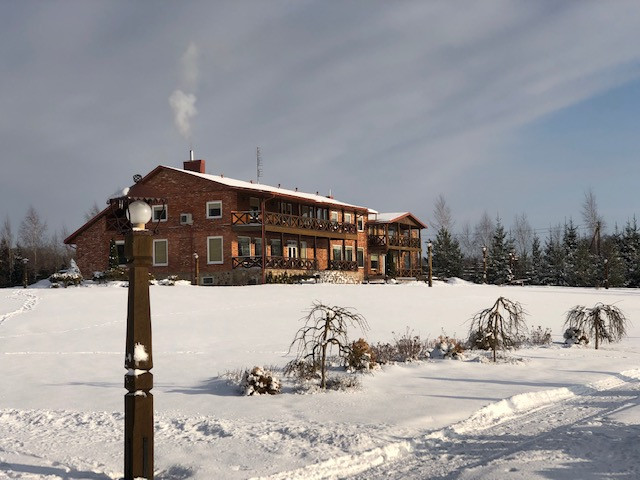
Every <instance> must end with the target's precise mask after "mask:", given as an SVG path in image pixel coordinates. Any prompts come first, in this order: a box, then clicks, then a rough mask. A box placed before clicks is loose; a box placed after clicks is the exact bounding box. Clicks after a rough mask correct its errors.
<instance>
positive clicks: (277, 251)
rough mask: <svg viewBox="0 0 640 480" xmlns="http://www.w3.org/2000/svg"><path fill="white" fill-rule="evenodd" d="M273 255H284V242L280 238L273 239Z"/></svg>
mask: <svg viewBox="0 0 640 480" xmlns="http://www.w3.org/2000/svg"><path fill="white" fill-rule="evenodd" d="M271 256H272V257H281V256H282V243H281V242H280V240H279V239H277V240H276V239H274V240H271Z"/></svg>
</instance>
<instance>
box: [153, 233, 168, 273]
mask: <svg viewBox="0 0 640 480" xmlns="http://www.w3.org/2000/svg"><path fill="white" fill-rule="evenodd" d="M159 243H164V244H165V251H166V253H165V254H166V256H167V261H166V262H164V263H160V262H157V261H156V245H158V244H159ZM168 265H169V240H167V239H166V238H160V239H157V240H154V241H153V266H154V267H166V266H168Z"/></svg>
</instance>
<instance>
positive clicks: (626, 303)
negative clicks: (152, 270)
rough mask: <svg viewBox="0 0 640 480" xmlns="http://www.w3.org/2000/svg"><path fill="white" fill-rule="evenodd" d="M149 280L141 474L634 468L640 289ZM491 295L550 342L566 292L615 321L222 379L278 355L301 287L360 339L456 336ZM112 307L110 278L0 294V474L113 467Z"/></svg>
mask: <svg viewBox="0 0 640 480" xmlns="http://www.w3.org/2000/svg"><path fill="white" fill-rule="evenodd" d="M150 288H151V309H152V324H153V338H154V344H153V350H154V364H155V366H154V369H153V373H154V380H155V387H154V388H153V390H152V393H153V396H154V408H155V431H156V440H155V451H156V455H155V468H156V478H158V479H183V478H184V479H186V478H194V479H210V478H224V479H246V478H282V479H284V478H305V479H320V478H347V477H352V478H367V479H388V478H443V477H446V476H447V475H450V477H449V478H464V479H472V478H473V479H476V478H477V479H479V478H510V479H525V478H526V479H532V478H533V479H536V478H564V479H582V478H595V477H598V478H600V477H607V478H638V475H640V464H639V463H638V461H637V458H638V455H639V454H640V452H639V448H640V447H639V446H638V442H637V438H638V436H639V435H640V402H639V401H638V398H640V397H639V395H640V322H638V318H640V290H626V289H611V290H595V289H577V288H553V287H494V286H483V285H472V284H467V283H464V282H453V283H450V284H445V283H440V282H436V283H435V284H434V288H428V287H427V286H426V285H425V284H423V283H409V284H396V285H384V284H381V285H327V284H317V285H315V284H314V285H264V286H252V287H224V288H223V287H210V288H207V287H193V286H190V285H184V284H181V285H176V286H173V287H167V286H159V285H153V286H151V287H150ZM500 295H504V296H507V297H509V298H511V299H513V300H517V301H519V302H521V303H522V304H523V306H524V307H525V309H526V310H527V311H528V312H529V313H530V316H529V317H528V321H527V323H528V324H529V325H532V326H535V327H537V326H538V325H540V326H542V327H543V328H547V327H549V328H551V329H552V331H553V334H554V340H555V341H556V342H560V341H561V339H562V333H563V328H562V323H563V320H564V315H565V313H566V312H567V311H568V310H569V309H570V308H571V307H573V306H575V305H586V306H587V307H589V306H591V305H594V304H595V303H597V302H603V303H609V304H612V303H616V305H617V306H618V307H619V308H621V309H622V310H623V311H624V312H625V313H626V314H627V315H628V317H629V318H630V319H631V321H632V325H631V328H630V332H629V336H628V337H626V338H625V339H623V340H622V342H620V343H619V344H604V345H603V346H602V347H601V349H600V350H598V351H596V350H594V349H593V347H592V346H587V347H582V346H574V347H572V348H565V347H563V346H561V345H560V344H559V343H557V344H554V345H552V346H549V347H546V348H541V347H538V348H526V349H521V350H518V351H515V352H513V353H511V354H510V355H511V357H513V358H517V360H514V361H511V362H502V363H498V364H493V363H485V362H477V361H453V360H433V361H424V362H416V363H411V364H407V365H399V364H397V365H393V366H385V367H384V368H382V369H381V370H376V371H375V372H374V373H373V374H365V375H363V376H362V377H361V383H362V387H361V388H360V389H358V390H354V391H348V392H329V393H319V394H313V395H298V394H294V393H292V392H291V390H290V389H289V390H286V389H284V388H283V393H282V394H280V395H275V396H271V395H263V396H252V397H244V396H239V395H237V392H236V390H234V388H233V387H231V386H229V385H228V384H227V383H226V382H225V380H224V379H223V378H222V374H224V373H225V372H227V371H238V370H244V369H251V368H253V367H254V366H263V367H265V368H271V366H283V365H284V364H285V363H286V362H287V361H289V360H290V359H291V358H292V354H289V355H288V356H287V355H286V352H287V351H288V348H289V345H290V343H291V341H292V340H293V337H294V335H295V332H296V331H297V330H298V328H299V327H300V326H301V325H302V323H301V318H302V317H304V316H305V314H306V312H307V311H308V310H309V308H310V306H311V305H312V303H313V302H314V301H316V300H318V301H322V302H323V303H325V304H327V305H330V306H331V305H337V306H345V307H353V308H355V309H356V310H357V311H358V313H361V314H362V315H363V316H364V317H365V318H366V319H367V322H368V324H369V326H370V331H369V332H368V334H367V340H368V341H370V342H373V343H375V342H378V341H391V340H392V339H393V337H394V333H393V332H396V334H397V333H402V332H405V331H406V328H407V327H408V328H409V329H410V330H413V332H414V334H419V335H420V336H421V337H423V338H426V337H429V338H432V339H433V338H436V337H438V336H439V335H441V334H443V333H445V334H446V335H448V336H450V337H457V338H461V337H464V336H465V335H466V333H467V329H468V323H467V321H468V319H469V318H471V316H472V315H473V314H474V313H476V312H477V311H478V310H480V309H482V308H485V307H487V306H490V304H491V303H492V302H493V301H495V298H497V296H500ZM126 305H127V290H126V289H125V288H110V287H109V286H91V287H90V288H86V287H79V288H67V289H31V288H29V289H26V290H24V289H5V290H0V371H1V372H2V379H3V385H4V388H2V389H0V478H21V479H34V478H91V479H116V478H121V477H122V471H123V458H122V445H123V429H124V416H123V403H124V402H123V398H124V395H125V394H126V393H127V392H126V390H125V388H124V386H123V382H122V374H123V371H122V363H121V360H120V359H121V358H122V357H121V356H122V354H123V351H124V344H125V333H126V332H125V326H126ZM353 336H354V337H358V336H361V332H360V331H357V332H356V331H354V332H353ZM355 339H357V338H354V340H355ZM592 343H593V342H592ZM141 347H142V346H141ZM144 352H145V353H146V349H145V350H144ZM471 357H472V355H467V358H471ZM131 373H133V374H136V373H137V372H136V371H135V370H133V371H130V372H129V374H131Z"/></svg>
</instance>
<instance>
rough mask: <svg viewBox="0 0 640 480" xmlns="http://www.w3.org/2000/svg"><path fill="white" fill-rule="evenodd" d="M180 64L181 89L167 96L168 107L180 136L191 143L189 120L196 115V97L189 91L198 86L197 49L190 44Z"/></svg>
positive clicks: (194, 45) (193, 44)
mask: <svg viewBox="0 0 640 480" xmlns="http://www.w3.org/2000/svg"><path fill="white" fill-rule="evenodd" d="M180 63H181V64H182V80H181V84H182V86H183V87H184V90H187V92H185V91H184V90H183V89H181V88H177V89H176V90H174V91H173V93H172V94H171V95H170V96H169V105H170V106H171V109H172V110H173V121H174V123H175V125H176V128H177V129H178V131H179V132H180V135H182V136H183V137H184V139H185V140H187V141H191V137H192V134H191V119H192V118H193V117H194V116H195V115H196V114H197V113H198V110H197V109H196V105H195V104H196V96H195V94H194V93H188V92H189V91H192V92H193V91H195V90H196V87H197V84H198V76H199V71H198V47H197V46H196V44H195V43H193V42H191V43H190V44H189V46H188V47H187V50H186V51H185V52H184V54H183V55H182V57H181V59H180Z"/></svg>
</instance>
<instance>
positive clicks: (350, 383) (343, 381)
mask: <svg viewBox="0 0 640 480" xmlns="http://www.w3.org/2000/svg"><path fill="white" fill-rule="evenodd" d="M360 385H361V384H360V379H359V378H358V377H357V376H355V375H329V378H327V389H329V390H351V389H353V388H360Z"/></svg>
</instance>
